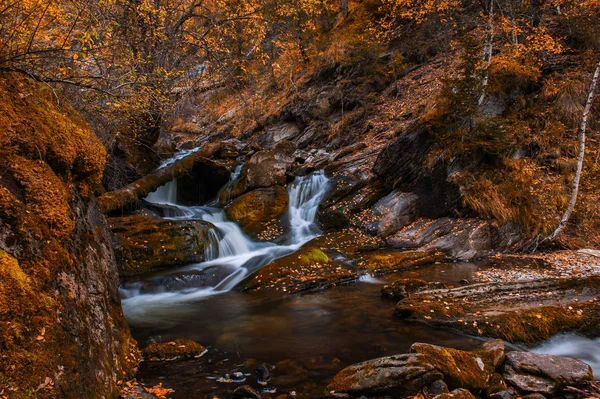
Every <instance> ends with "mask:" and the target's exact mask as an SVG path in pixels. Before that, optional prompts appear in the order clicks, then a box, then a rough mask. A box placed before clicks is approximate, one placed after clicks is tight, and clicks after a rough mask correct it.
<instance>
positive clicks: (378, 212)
mask: <svg viewBox="0 0 600 399" xmlns="http://www.w3.org/2000/svg"><path fill="white" fill-rule="evenodd" d="M418 203H419V197H418V196H416V195H415V194H412V193H403V192H400V191H392V192H391V193H390V194H388V195H386V196H385V197H383V198H382V199H381V200H379V202H377V203H376V204H375V205H374V206H373V214H374V215H375V216H376V217H377V220H376V221H375V222H373V223H372V226H371V229H373V230H375V231H376V232H377V234H379V235H380V236H381V237H384V238H385V237H387V236H389V235H391V234H394V233H395V232H397V231H398V230H400V229H401V228H403V227H404V226H407V225H409V224H411V223H412V222H413V221H414V220H415V219H416V218H417V206H418Z"/></svg>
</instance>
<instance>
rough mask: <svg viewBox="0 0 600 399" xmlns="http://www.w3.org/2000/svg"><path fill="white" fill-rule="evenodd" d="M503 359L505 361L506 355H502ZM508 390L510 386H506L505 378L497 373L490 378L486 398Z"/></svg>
mask: <svg viewBox="0 0 600 399" xmlns="http://www.w3.org/2000/svg"><path fill="white" fill-rule="evenodd" d="M502 358H503V359H504V355H502ZM507 389H508V386H507V385H506V382H505V381H504V378H502V375H501V374H498V373H495V374H493V375H492V376H491V377H490V380H489V382H488V386H487V388H486V389H485V393H486V396H488V397H489V396H492V395H494V394H496V393H498V392H502V391H506V390H507Z"/></svg>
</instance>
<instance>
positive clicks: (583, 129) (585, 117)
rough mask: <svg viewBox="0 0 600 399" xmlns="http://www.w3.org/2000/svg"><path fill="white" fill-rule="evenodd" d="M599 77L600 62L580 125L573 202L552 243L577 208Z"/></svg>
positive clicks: (549, 238)
mask: <svg viewBox="0 0 600 399" xmlns="http://www.w3.org/2000/svg"><path fill="white" fill-rule="evenodd" d="M598 77H600V62H598V65H597V66H596V71H595V72H594V75H593V77H592V81H591V84H590V88H589V90H588V96H587V102H586V104H585V108H584V110H583V115H582V117H581V124H580V125H579V154H578V156H577V169H576V171H575V178H574V179H573V191H572V193H571V200H570V201H569V206H567V209H566V210H565V213H564V214H563V216H562V217H561V219H560V223H559V224H558V226H556V229H555V230H554V232H552V234H550V235H549V236H548V238H547V240H549V241H552V240H554V239H555V238H556V237H558V235H559V234H560V232H561V231H562V230H563V229H564V228H565V226H566V225H567V222H568V221H569V218H570V217H571V213H573V209H574V208H575V204H576V203H577V195H578V193H579V182H580V181H581V171H582V170H583V160H584V157H585V132H586V129H587V122H588V118H589V115H590V112H591V110H592V106H593V104H594V97H595V94H596V86H597V84H598Z"/></svg>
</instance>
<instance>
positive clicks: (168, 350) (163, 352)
mask: <svg viewBox="0 0 600 399" xmlns="http://www.w3.org/2000/svg"><path fill="white" fill-rule="evenodd" d="M205 350H206V349H205V348H204V347H203V346H202V345H200V344H198V343H196V342H194V341H190V340H187V339H176V340H175V341H170V342H164V343H157V344H151V345H148V346H147V347H146V348H144V349H143V350H142V354H143V355H144V358H146V359H147V360H153V361H158V360H172V359H175V358H177V359H190V358H194V357H200V356H201V355H202V354H203V353H204V351H205Z"/></svg>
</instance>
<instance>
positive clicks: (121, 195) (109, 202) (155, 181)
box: [98, 145, 229, 213]
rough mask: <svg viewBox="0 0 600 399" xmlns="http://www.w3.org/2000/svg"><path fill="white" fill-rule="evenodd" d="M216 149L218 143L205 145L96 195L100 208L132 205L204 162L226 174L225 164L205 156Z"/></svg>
mask: <svg viewBox="0 0 600 399" xmlns="http://www.w3.org/2000/svg"><path fill="white" fill-rule="evenodd" d="M218 149H219V148H218V145H217V146H207V147H205V148H203V149H202V150H201V151H198V152H195V153H193V154H190V155H188V156H187V157H185V158H182V159H180V160H178V161H175V162H173V163H172V164H170V165H168V166H165V167H163V168H160V169H157V170H155V171H154V172H152V173H150V174H149V175H146V176H144V177H142V178H141V179H139V180H136V181H135V182H133V183H131V184H129V185H127V186H125V187H123V188H120V189H118V190H115V191H110V192H108V193H105V194H103V195H101V196H100V197H98V202H99V203H100V208H101V209H102V211H103V212H104V213H109V212H113V211H117V210H120V209H123V208H125V207H127V206H129V205H132V204H134V203H135V202H136V201H138V200H139V199H140V198H143V197H146V196H147V195H148V194H150V193H151V192H153V191H156V189H158V188H159V187H160V186H164V185H165V184H167V183H168V182H170V181H171V180H174V179H177V178H179V177H182V176H183V175H185V174H186V173H189V172H191V170H192V168H194V166H195V165H197V164H205V165H207V166H209V167H210V168H211V169H214V170H215V173H216V171H223V173H226V174H228V173H229V171H228V169H227V168H226V166H224V165H222V164H220V163H219V162H215V161H213V160H210V159H208V158H207V157H210V156H212V155H213V154H214V153H215V152H216V151H218Z"/></svg>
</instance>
